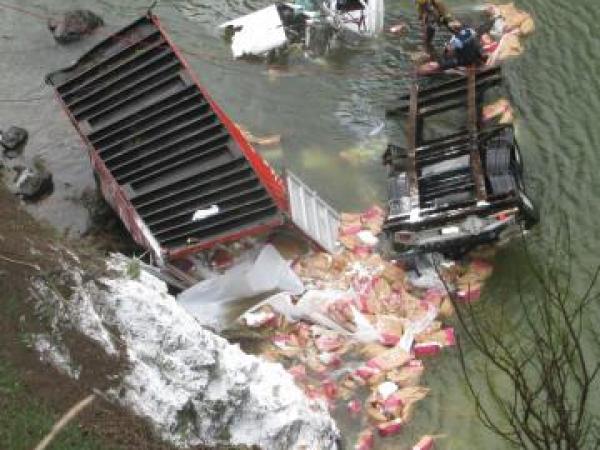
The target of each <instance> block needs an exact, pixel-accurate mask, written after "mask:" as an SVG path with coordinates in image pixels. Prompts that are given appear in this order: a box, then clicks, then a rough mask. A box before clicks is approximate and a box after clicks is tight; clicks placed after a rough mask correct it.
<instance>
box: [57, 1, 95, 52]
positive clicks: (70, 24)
mask: <svg viewBox="0 0 600 450" xmlns="http://www.w3.org/2000/svg"><path fill="white" fill-rule="evenodd" d="M102 25H104V21H103V20H102V18H101V17H100V16H98V15H96V14H95V13H93V12H92V11H89V10H87V9H75V10H72V11H68V12H66V13H64V14H62V15H61V16H60V17H57V18H52V19H49V20H48V29H49V30H50V31H51V32H52V35H53V36H54V39H55V40H56V42H58V43H59V44H68V43H70V42H75V41H78V40H80V39H81V38H83V37H84V36H86V35H88V34H91V33H92V32H93V31H94V30H95V29H96V28H98V27H100V26H102Z"/></svg>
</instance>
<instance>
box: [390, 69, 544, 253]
mask: <svg viewBox="0 0 600 450" xmlns="http://www.w3.org/2000/svg"><path fill="white" fill-rule="evenodd" d="M501 82H502V73H501V69H500V68H499V67H493V68H486V69H481V70H477V69H470V70H469V73H468V75H467V76H462V75H459V76H457V77H456V78H455V79H453V80H451V81H447V82H444V83H439V84H437V85H436V84H434V85H431V86H428V87H423V88H420V87H419V86H418V85H417V84H415V85H413V86H412V88H411V91H410V94H408V95H405V96H403V97H402V100H401V101H402V102H403V104H402V105H401V106H400V107H399V108H397V109H396V110H394V111H393V113H402V114H405V113H408V117H407V133H408V148H402V147H399V146H396V145H390V146H389V147H388V149H387V151H386V153H385V155H384V158H383V159H384V164H385V165H387V166H388V167H389V173H390V178H389V203H388V216H387V218H386V223H385V225H384V230H385V231H386V232H387V233H388V234H389V235H390V237H391V240H392V242H393V244H394V245H395V248H396V250H397V251H398V252H400V253H403V254H410V253H415V252H416V253H422V252H431V251H445V252H454V253H455V254H460V253H461V252H465V251H467V250H469V249H470V248H473V247H474V246H475V245H477V244H480V243H484V242H491V241H498V240H502V239H504V238H506V237H509V236H510V235H512V234H518V233H519V232H520V231H521V228H524V229H529V228H531V227H532V226H533V225H534V224H535V223H536V222H537V220H538V216H537V210H536V208H535V206H534V205H533V202H532V201H531V200H530V199H529V197H528V196H527V194H526V192H525V187H524V183H523V158H522V156H521V151H520V149H519V145H518V143H517V141H516V138H515V133H514V129H513V128H512V125H510V124H506V125H500V126H485V125H484V126H483V127H481V126H480V125H479V124H481V123H482V115H483V113H482V107H481V105H480V104H478V103H477V101H476V98H481V96H482V95H484V93H485V91H486V90H487V89H489V88H491V87H493V86H498V85H499V84H500V83H501ZM465 96H466V97H465ZM465 98H466V99H467V101H466V102H465V100H464V99H465ZM465 107H466V108H467V110H468V117H467V121H466V122H467V123H466V124H464V119H463V120H461V121H458V123H457V124H456V127H457V131H456V132H453V133H452V132H449V133H447V134H446V135H445V136H442V137H436V138H434V139H426V138H425V134H424V133H425V130H426V127H427V124H428V123H429V121H430V120H431V117H432V116H435V115H439V114H441V113H446V112H448V111H456V110H459V111H460V110H462V109H464V108H465ZM463 116H464V115H463ZM465 125H466V127H465ZM465 128H466V129H465Z"/></svg>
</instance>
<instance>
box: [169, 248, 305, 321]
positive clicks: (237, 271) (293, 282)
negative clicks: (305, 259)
mask: <svg viewBox="0 0 600 450" xmlns="http://www.w3.org/2000/svg"><path fill="white" fill-rule="evenodd" d="M271 291H285V292H289V293H291V294H294V295H299V294H301V293H302V292H304V284H303V283H302V281H301V280H300V278H298V276H297V275H296V273H295V272H294V271H293V270H292V269H291V268H290V267H289V264H288V262H286V261H285V260H284V259H283V258H282V257H281V255H280V254H279V252H278V251H277V250H276V249H275V247H273V246H272V245H266V246H265V247H263V249H262V250H261V252H260V254H259V255H258V257H257V258H256V261H254V263H249V262H243V263H241V264H239V265H237V266H235V267H233V268H232V269H229V270H228V271H227V272H225V273H224V274H223V275H220V276H217V277H215V278H211V279H208V280H205V281H201V282H200V283H197V284H196V285H194V286H192V287H191V288H189V289H186V290H185V291H183V292H182V293H181V294H179V296H178V297H177V300H178V301H179V303H180V304H181V305H182V306H183V307H184V308H185V309H186V310H187V311H188V312H189V313H191V314H192V315H193V316H194V317H196V318H197V319H198V321H199V322H200V323H203V324H206V325H210V326H212V327H214V328H221V327H222V326H223V324H222V323H220V322H221V319H222V314H223V309H224V305H225V304H227V303H231V302H234V301H236V300H240V299H245V298H249V297H254V296H257V295H260V294H264V293H267V292H271Z"/></svg>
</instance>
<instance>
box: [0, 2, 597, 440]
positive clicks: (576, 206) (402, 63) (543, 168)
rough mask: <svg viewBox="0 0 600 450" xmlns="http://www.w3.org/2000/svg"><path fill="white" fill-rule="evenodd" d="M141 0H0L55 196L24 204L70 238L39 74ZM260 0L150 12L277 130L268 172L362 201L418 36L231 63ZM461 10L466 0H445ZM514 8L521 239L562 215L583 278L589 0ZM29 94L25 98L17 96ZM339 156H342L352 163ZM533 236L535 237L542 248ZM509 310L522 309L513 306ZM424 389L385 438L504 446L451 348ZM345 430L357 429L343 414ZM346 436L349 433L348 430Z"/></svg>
mask: <svg viewBox="0 0 600 450" xmlns="http://www.w3.org/2000/svg"><path fill="white" fill-rule="evenodd" d="M148 3H150V2H149V1H147V0H144V1H141V0H126V1H118V0H98V1H96V2H91V1H85V0H43V1H41V0H40V1H35V0H20V1H19V2H18V6H19V7H20V8H24V9H26V10H28V11H32V12H34V13H35V15H29V14H25V13H23V12H20V11H15V10H14V9H8V8H6V5H9V6H10V5H13V6H14V5H16V4H17V2H16V1H13V2H12V3H5V4H4V5H5V6H3V3H2V2H0V13H1V14H0V58H1V59H0V67H1V68H2V71H1V73H2V76H1V77H0V92H1V93H2V94H1V95H0V97H1V98H0V128H2V127H5V126H8V125H10V124H14V125H20V126H24V127H26V128H27V129H29V131H30V134H31V136H30V140H29V144H28V146H27V149H26V152H27V154H28V155H30V156H33V155H40V156H42V157H43V159H44V160H45V162H46V165H47V166H48V168H49V169H50V170H51V171H52V172H53V173H54V175H55V183H56V190H55V193H54V195H52V196H51V197H49V198H48V199H46V200H45V201H43V202H41V203H40V204H38V205H36V206H34V207H32V208H31V210H32V212H33V213H34V214H35V215H36V216H37V217H40V218H43V219H45V220H48V221H49V222H51V223H53V224H55V225H57V226H59V227H61V228H62V229H67V230H70V231H71V232H72V233H74V234H79V233H81V232H83V231H84V230H86V229H87V228H88V227H89V225H90V220H89V215H88V213H87V210H86V209H85V207H83V206H82V204H81V202H80V201H79V198H80V197H81V194H82V192H83V191H84V190H86V189H93V187H94V181H93V178H92V174H91V171H90V169H89V164H88V161H87V157H86V153H85V151H84V150H83V147H82V143H81V141H80V140H79V138H78V136H77V135H76V133H75V131H74V129H73V128H72V127H71V124H70V123H69V122H68V120H67V118H66V117H65V116H64V115H63V114H62V112H61V110H60V109H59V107H58V104H57V103H56V102H55V101H54V100H53V98H52V93H51V91H50V89H49V88H47V87H45V86H44V84H43V76H44V74H45V73H46V72H49V71H51V70H55V69H58V68H62V67H64V66H66V65H67V64H69V63H70V62H71V61H73V60H74V59H76V57H77V56H78V55H79V54H81V53H82V52H83V51H84V50H85V49H86V48H88V47H89V46H91V45H92V44H93V43H94V41H95V40H98V39H100V38H101V37H102V36H103V35H104V33H106V34H108V33H109V32H110V30H113V29H116V28H119V27H120V26H122V25H124V24H125V23H126V22H128V21H130V20H131V19H133V18H135V17H136V16H138V15H139V14H141V13H143V12H144V11H145V8H146V7H147V5H148ZM269 3H270V2H269V1H268V0H257V1H250V0H226V1H223V0H172V1H166V0H164V1H162V2H161V3H160V5H159V7H158V8H157V9H156V10H155V12H156V13H157V14H158V15H159V16H160V17H161V19H162V20H163V22H164V24H165V25H166V27H167V29H168V30H169V32H170V34H171V35H172V37H173V38H174V40H175V42H176V43H178V44H179V45H180V46H181V47H182V48H183V49H184V51H185V52H186V54H187V56H188V58H189V60H190V62H191V63H192V66H193V67H194V69H195V71H196V72H197V73H198V75H199V78H200V80H201V81H202V82H203V83H204V84H205V85H206V86H207V88H208V89H209V91H210V92H211V93H212V94H213V96H214V97H215V99H216V100H217V101H218V102H219V103H220V104H221V105H222V106H223V107H224V109H225V110H226V111H227V113H229V114H230V115H231V116H232V117H233V118H234V120H235V121H236V122H239V123H242V124H244V125H245V126H246V127H248V128H249V129H250V130H251V131H253V132H254V133H255V134H257V135H260V134H262V133H266V134H269V133H278V134H282V136H283V143H282V147H283V148H282V149H272V150H264V151H263V154H264V155H265V156H266V158H267V159H269V161H271V162H272V164H273V165H275V166H276V167H278V168H282V167H288V168H290V169H291V170H293V171H294V172H297V173H298V174H299V175H301V176H302V177H304V178H305V180H306V181H307V182H309V183H310V184H311V185H312V186H313V187H314V188H316V189H318V190H319V191H320V192H321V193H322V194H323V196H324V197H326V198H327V199H328V200H329V201H330V202H331V203H332V204H333V205H334V206H335V207H337V208H338V209H340V210H350V209H359V208H363V207H365V206H367V205H369V204H371V203H373V202H377V201H378V202H381V201H382V200H384V198H385V189H384V177H385V173H384V170H383V167H382V166H381V165H380V162H379V156H380V154H381V152H382V150H383V149H384V148H385V145H386V143H387V141H388V138H387V136H394V135H397V134H399V133H401V131H400V130H401V124H400V123H395V122H394V121H392V120H390V121H387V122H386V128H385V129H384V130H383V131H382V132H381V133H378V134H374V135H370V133H371V132H372V131H373V130H376V129H377V128H378V127H379V126H380V125H381V124H382V123H384V121H385V114H384V110H385V106H386V105H387V104H389V102H390V101H391V100H393V98H394V97H395V96H396V95H398V93H399V91H400V90H401V89H402V88H403V87H405V86H406V83H407V81H408V78H407V77H408V75H407V74H408V68H409V66H408V64H407V57H406V54H405V52H404V51H405V50H408V49H411V48H413V47H414V43H411V42H407V41H405V40H402V39H400V38H397V37H383V38H381V39H378V40H374V41H370V42H366V43H363V44H361V45H360V46H358V47H357V48H355V49H353V50H352V51H344V52H338V53H337V54H336V55H335V57H333V58H330V59H327V60H320V61H314V60H312V61H311V60H306V59H304V58H303V57H302V56H301V55H299V56H297V57H294V58H292V59H291V60H290V61H289V64H288V66H287V68H285V70H278V71H275V70H271V71H269V70H268V69H267V67H266V66H265V65H263V64H249V63H245V62H236V61H232V60H231V58H230V52H229V48H228V46H227V44H226V43H225V42H224V41H223V40H222V39H221V38H220V36H219V33H218V31H217V30H216V29H215V26H216V25H217V24H218V23H221V22H222V21H224V20H226V19H230V18H233V17H236V16H238V15H240V14H244V13H247V12H249V11H251V10H254V9H258V8H260V7H263V6H265V5H267V4H269ZM448 3H449V4H450V5H451V6H453V7H456V8H467V9H468V8H469V7H471V6H473V5H474V4H475V2H474V1H470V0H456V1H452V0H448ZM517 3H518V4H521V6H522V7H523V8H525V9H527V10H529V11H531V12H532V13H533V14H534V17H535V19H536V22H537V31H536V33H535V35H534V36H533V37H532V38H530V39H529V41H528V43H527V52H526V54H525V55H524V56H523V57H522V58H520V59H518V60H516V61H513V62H511V63H510V64H508V65H507V68H506V73H507V77H508V90H509V93H510V97H511V99H512V101H513V102H514V104H515V106H516V109H517V111H518V122H517V130H518V137H519V140H520V144H521V147H522V149H523V153H524V157H525V159H526V170H527V172H528V178H529V180H528V181H529V186H530V190H531V192H532V197H533V198H535V199H537V200H538V202H540V203H541V205H542V208H543V209H544V210H545V211H546V212H547V214H544V215H543V218H542V223H541V224H540V226H539V227H538V229H537V230H536V231H535V232H534V233H533V234H532V236H531V237H530V240H529V241H530V242H531V243H532V244H533V245H534V246H537V248H539V251H538V252H537V254H539V255H540V256H539V257H540V258H541V259H543V258H544V256H543V255H544V250H543V248H544V247H543V246H542V245H541V244H542V243H543V242H544V241H545V235H546V234H548V233H551V232H552V231H553V230H555V229H556V228H557V226H558V223H559V222H560V220H561V217H562V216H567V217H568V218H569V219H570V220H571V226H572V234H573V242H572V245H573V253H574V254H575V255H576V256H575V261H574V263H575V269H576V271H577V272H578V274H580V275H581V277H580V281H581V282H583V280H585V276H586V274H587V272H588V271H589V268H590V267H591V266H592V265H594V264H597V263H598V262H600V258H598V253H599V252H600V245H599V244H598V243H599V240H600V227H598V226H597V222H598V217H600V214H599V213H600V211H599V209H600V201H599V200H598V199H599V197H600V181H599V178H598V176H597V173H598V171H599V170H600V151H599V149H600V127H598V126H597V125H596V123H595V122H596V118H597V117H598V114H599V113H600V96H599V95H598V93H599V92H600V79H599V78H598V77H597V74H598V73H600V46H599V45H598V43H599V42H598V36H597V33H596V34H594V33H595V31H596V30H597V23H598V19H600V13H599V12H598V8H595V6H597V5H596V0H578V1H575V2H573V1H568V0H555V1H552V2H548V1H547V0H529V1H527V2H525V1H518V2H517ZM73 7H88V8H91V9H94V10H96V11H97V12H99V13H100V14H102V15H103V16H104V18H105V21H106V22H107V24H108V25H107V27H106V28H104V29H103V31H102V32H101V33H99V34H98V36H96V37H94V38H93V39H89V40H87V41H85V42H83V43H78V44H74V45H72V46H69V47H59V46H57V45H56V44H55V43H54V41H53V40H52V39H51V38H50V36H49V34H48V32H47V30H46V28H45V24H44V21H43V17H42V16H44V15H47V14H49V13H51V12H53V11H56V10H57V9H61V8H73ZM386 7H387V10H388V11H387V15H388V20H391V18H393V17H398V16H399V15H401V14H402V13H403V12H404V13H405V12H406V11H410V10H411V9H412V1H409V0H388V1H387V2H386ZM21 100H28V101H21ZM340 152H345V155H351V156H352V158H350V160H349V159H348V158H343V157H341V156H340ZM538 244H540V245H538ZM523 265H524V260H523V258H522V257H521V256H520V252H519V249H518V244H514V245H512V246H510V247H508V248H505V249H503V250H502V252H501V254H500V256H499V257H498V261H497V272H496V274H495V275H494V277H493V279H492V282H491V283H490V285H489V286H488V288H487V290H486V292H485V293H484V301H488V302H492V303H500V302H510V303H512V304H514V302H515V295H516V294H515V286H514V284H515V283H514V278H512V277H513V275H514V271H513V270H514V269H516V270H520V269H521V268H522V267H523ZM515 311H516V313H518V310H515ZM426 373H427V375H426V380H425V381H426V383H427V384H428V385H429V386H430V387H431V388H432V393H431V395H430V396H429V397H428V399H427V400H425V401H424V402H423V403H422V404H421V405H419V408H418V411H417V414H416V417H415V420H414V423H412V424H411V425H410V426H409V427H407V429H406V432H405V433H404V434H403V435H402V437H400V438H399V439H398V440H394V441H393V443H390V446H389V447H388V448H408V446H409V444H412V442H413V441H414V440H415V439H416V438H418V436H419V435H420V434H424V433H429V434H446V435H447V436H448V437H447V438H445V439H442V440H441V441H439V445H438V448H441V449H467V448H482V449H483V448H485V449H486V450H501V449H505V448H506V446H505V444H504V443H503V442H501V441H498V439H497V438H495V437H494V436H492V435H490V434H489V433H488V432H486V431H484V430H483V429H482V427H481V426H480V425H479V423H478V422H477V420H476V417H475V411H474V408H473V404H472V401H471V399H470V397H469V395H468V393H467V390H466V387H465V385H464V382H463V380H462V377H461V373H460V370H459V366H458V363H457V359H456V355H455V354H453V353H452V352H446V353H445V354H444V355H443V356H441V357H440V358H438V359H436V360H433V361H431V362H429V363H428V370H427V372H426ZM340 423H341V425H342V426H343V427H344V428H345V429H346V430H354V431H358V430H357V427H358V425H357V424H355V423H349V422H347V421H346V420H344V419H343V418H342V419H341V421H340ZM352 434H353V433H352V432H349V433H348V437H349V439H350V440H351V439H352Z"/></svg>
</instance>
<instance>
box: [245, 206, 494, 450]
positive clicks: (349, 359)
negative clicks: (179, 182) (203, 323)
mask: <svg viewBox="0 0 600 450" xmlns="http://www.w3.org/2000/svg"><path fill="white" fill-rule="evenodd" d="M384 217H385V212H384V211H383V210H382V209H381V208H379V207H377V206H374V207H372V208H370V209H368V210H367V211H365V212H363V213H361V214H348V213H344V214H341V224H340V236H341V238H340V240H341V243H342V245H343V250H342V252H341V253H337V254H333V255H331V254H327V253H312V254H309V255H305V256H299V257H298V258H297V260H296V262H295V264H294V270H295V271H296V273H297V274H298V275H299V276H300V278H301V279H302V281H303V283H304V285H305V286H306V287H307V289H308V290H307V292H305V293H304V294H302V295H301V296H292V295H287V294H279V295H276V296H273V297H270V298H268V299H266V300H265V301H263V302H260V303H258V304H257V305H256V306H254V307H252V308H250V309H249V310H248V311H247V312H246V313H245V314H243V315H242V316H241V317H240V319H239V322H240V324H241V326H246V327H250V328H252V329H253V330H258V331H259V332H261V333H262V334H263V335H264V337H265V340H266V341H268V342H269V344H265V346H264V347H263V349H262V355H263V356H264V357H265V358H267V359H269V360H273V361H279V362H281V363H282V364H283V365H284V366H285V367H287V368H288V371H289V372H290V373H292V374H293V375H294V379H295V381H296V383H297V384H298V385H299V386H301V387H302V388H303V389H304V391H305V392H306V395H307V396H308V397H309V398H314V399H320V400H321V401H323V402H326V403H327V404H328V405H329V407H330V409H331V410H332V411H333V414H334V415H335V414H336V412H338V413H339V414H348V413H350V414H352V415H354V416H361V415H362V416H363V417H366V418H368V420H369V423H370V424H371V426H370V428H368V429H367V430H365V431H364V432H362V433H361V434H360V436H359V438H358V442H357V444H356V447H355V448H356V449H372V448H374V446H375V438H374V434H378V435H379V436H381V437H382V438H386V437H388V436H394V435H396V434H398V433H400V432H401V431H402V429H403V428H404V427H406V426H408V424H409V423H410V421H411V417H412V412H413V410H414V408H415V405H416V404H417V403H418V402H419V401H422V400H423V399H424V398H425V397H426V396H427V394H428V392H429V389H427V388H425V387H423V386H420V383H421V377H422V375H423V372H424V370H425V364H424V362H423V361H422V360H421V358H425V357H431V356H434V355H437V354H438V353H439V352H440V351H442V350H443V349H444V348H447V347H452V346H454V345H455V344H456V341H455V336H454V329H453V328H451V327H446V326H444V325H443V324H442V322H441V321H440V320H441V319H442V318H443V317H445V316H447V315H451V314H452V310H451V309H450V311H448V306H447V305H448V304H449V302H450V300H449V295H448V292H447V291H446V290H445V287H446V286H447V287H448V288H449V289H451V290H452V291H456V290H459V289H463V287H464V286H465V285H467V286H471V285H474V284H478V285H481V283H483V280H485V279H486V278H487V277H489V276H490V275H491V273H492V266H491V264H490V263H489V262H487V261H484V260H481V259H476V258H472V259H466V260H464V261H462V262H450V261H446V260H441V259H439V257H438V258H436V259H435V261H436V267H432V266H431V264H433V262H432V261H431V260H425V261H423V262H421V263H420V266H419V267H417V266H414V267H412V266H407V265H405V264H401V263H399V262H394V261H386V260H385V259H383V258H382V256H381V255H380V253H379V249H378V242H376V241H375V240H372V241H369V240H367V242H365V241H363V240H361V239H360V237H359V236H360V235H361V233H364V232H369V233H370V235H373V236H377V235H380V233H381V228H382V226H383V222H384ZM427 264H429V265H430V266H429V268H430V270H432V271H433V272H434V273H435V274H436V277H440V276H441V277H442V278H443V281H444V282H443V283H441V288H440V283H438V282H436V283H435V284H433V285H432V286H433V287H431V286H430V285H429V284H420V285H419V286H415V285H413V284H412V281H411V280H418V279H420V276H419V274H418V273H416V271H417V270H419V271H420V272H421V273H424V270H425V266H426V265H427ZM438 264H439V266H437V265H438ZM438 274H439V275H438ZM427 442H428V441H423V442H422V443H420V444H419V445H421V444H426V443H427ZM427 445H429V444H427ZM424 448H429V447H427V446H426V447H424Z"/></svg>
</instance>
